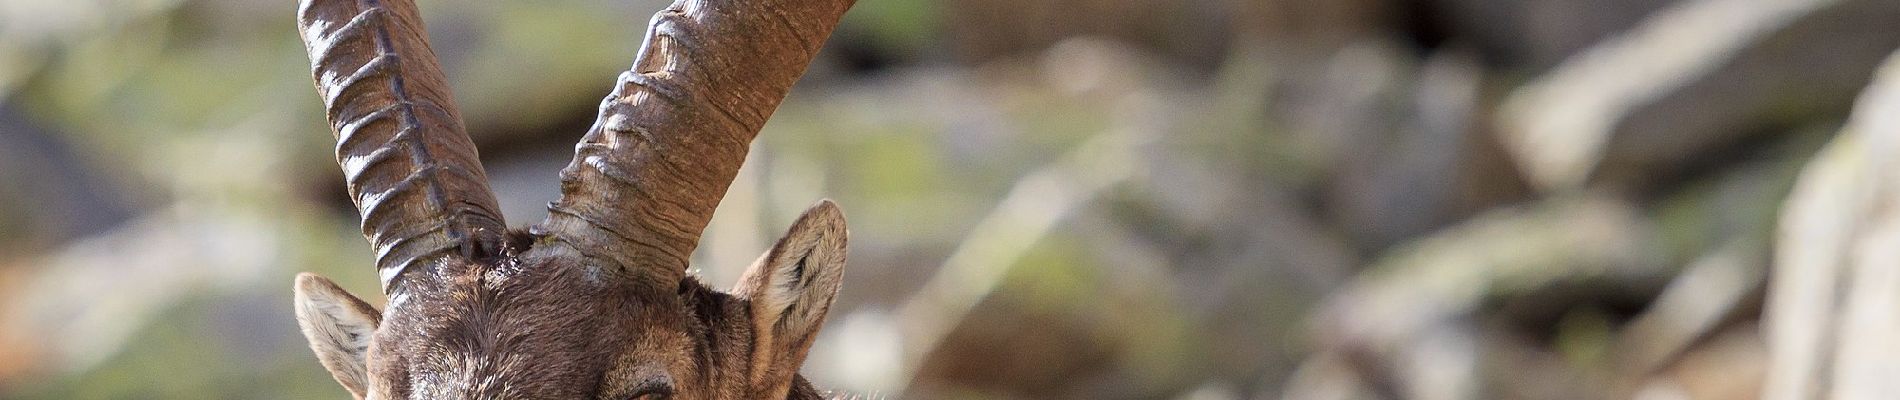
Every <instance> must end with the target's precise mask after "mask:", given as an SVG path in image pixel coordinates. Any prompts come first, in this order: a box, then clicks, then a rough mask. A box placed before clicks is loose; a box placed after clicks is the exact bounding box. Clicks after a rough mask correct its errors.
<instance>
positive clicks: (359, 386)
mask: <svg viewBox="0 0 1900 400" xmlns="http://www.w3.org/2000/svg"><path fill="white" fill-rule="evenodd" d="M296 291H297V299H296V307H297V325H298V326H300V327H302V328H303V337H304V339H308V340H309V341H310V350H311V351H315V352H316V353H317V361H320V362H322V363H323V368H325V369H329V370H330V375H331V376H334V377H336V382H337V383H341V384H343V388H344V389H348V390H349V391H350V394H354V395H356V398H358V399H362V398H365V397H367V395H368V393H369V369H368V368H367V367H365V366H364V358H363V357H364V355H365V354H367V353H368V352H369V343H370V337H371V336H373V335H374V334H375V333H376V325H377V324H378V323H380V321H381V320H382V317H381V316H379V314H378V313H377V312H376V308H375V307H371V306H370V305H369V303H365V302H363V300H362V299H358V298H356V296H352V295H350V293H349V292H346V291H344V290H343V288H341V287H337V285H336V283H335V282H330V280H329V279H324V278H323V277H321V276H316V275H314V274H310V273H302V274H297V289H296Z"/></svg>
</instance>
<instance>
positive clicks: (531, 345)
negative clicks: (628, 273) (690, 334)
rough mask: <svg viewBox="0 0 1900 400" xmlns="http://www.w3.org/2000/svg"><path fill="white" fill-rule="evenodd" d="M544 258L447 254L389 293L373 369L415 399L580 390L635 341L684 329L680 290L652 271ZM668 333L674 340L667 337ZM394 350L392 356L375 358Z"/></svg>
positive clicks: (565, 394)
mask: <svg viewBox="0 0 1900 400" xmlns="http://www.w3.org/2000/svg"><path fill="white" fill-rule="evenodd" d="M556 260H559V259H539V260H537V261H535V262H531V263H521V262H501V263H496V264H494V265H493V266H489V265H484V264H477V263H467V262H454V261H448V262H443V263H440V264H437V265H435V266H433V267H434V268H430V269H429V270H426V271H425V270H419V271H413V272H412V273H419V274H429V275H431V276H428V277H426V278H425V279H410V280H408V282H409V284H408V285H406V286H405V287H404V288H403V289H402V290H400V291H399V292H398V293H397V294H396V295H395V297H392V299H391V303H390V310H389V319H388V321H387V322H385V329H383V330H382V331H381V334H379V335H378V338H377V342H378V343H377V344H378V349H376V350H373V351H372V353H373V354H372V358H387V359H386V360H384V361H389V362H387V363H383V364H384V365H382V367H383V368H374V367H373V368H372V369H376V370H378V371H373V372H372V373H374V374H376V375H378V376H377V378H373V379H379V380H383V379H386V380H385V381H384V383H386V384H387V385H389V386H392V387H401V388H404V389H406V390H403V391H404V392H407V393H408V396H407V397H409V398H432V399H434V398H442V399H448V398H581V397H583V396H586V395H589V394H591V393H594V392H595V391H596V390H599V387H600V386H601V383H602V382H601V380H602V379H605V378H606V377H605V376H604V375H605V374H604V372H607V371H610V370H613V369H614V368H615V367H616V366H617V365H618V364H624V363H625V362H624V360H619V359H616V355H617V354H624V353H626V352H627V350H633V349H636V348H648V349H652V348H656V347H668V346H680V345H685V346H690V344H684V343H677V344H676V343H651V342H653V341H654V340H653V339H654V338H663V337H669V336H671V337H678V336H680V335H678V334H676V333H671V334H669V333H668V332H669V331H677V329H672V328H668V327H677V326H680V325H682V323H681V321H682V320H683V319H684V316H682V315H681V314H682V313H681V312H680V310H681V306H680V303H679V299H678V295H677V294H676V291H674V290H665V289H664V288H663V287H659V286H658V285H655V284H654V283H655V282H652V281H651V280H635V279H604V278H603V277H602V276H601V275H602V274H604V273H606V272H604V271H602V270H601V269H600V268H598V267H592V266H587V265H580V264H577V263H563V262H560V261H556ZM665 342H675V341H674V340H665ZM379 356H388V357H379Z"/></svg>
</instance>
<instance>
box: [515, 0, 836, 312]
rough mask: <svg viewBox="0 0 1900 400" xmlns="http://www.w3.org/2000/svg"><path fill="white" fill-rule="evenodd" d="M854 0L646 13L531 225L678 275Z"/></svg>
mask: <svg viewBox="0 0 1900 400" xmlns="http://www.w3.org/2000/svg"><path fill="white" fill-rule="evenodd" d="M852 3H854V1H853V0H680V1H678V2H676V3H673V5H672V6H670V7H667V8H666V9H665V10H663V11H660V12H659V13H658V14H655V15H654V16H653V20H652V23H651V25H649V26H648V28H647V32H646V37H645V39H644V42H643V44H642V45H641V47H640V51H639V54H638V55H636V56H635V57H634V63H633V68H632V69H631V70H629V71H626V72H624V73H622V74H621V75H620V79H619V81H618V84H617V86H615V87H614V90H613V91H612V93H611V94H609V95H607V98H606V99H605V100H603V101H602V103H601V105H600V115H599V117H598V118H597V119H596V120H595V122H594V125H593V127H592V128H589V129H588V131H587V134H586V135H585V136H583V137H582V138H581V141H580V143H579V144H577V145H575V149H574V159H573V161H572V162H571V163H569V164H568V166H567V167H566V168H565V169H562V170H561V198H560V200H559V201H556V202H554V203H551V204H549V205H548V211H549V215H548V218H547V220H546V221H543V222H542V224H541V225H540V226H539V227H538V228H537V230H536V232H537V233H539V234H543V235H548V236H551V237H553V238H554V239H557V240H561V241H564V242H567V243H569V244H571V245H573V247H575V248H576V249H578V250H580V251H581V252H582V253H583V254H585V255H587V256H589V257H593V258H597V259H603V260H605V261H609V262H613V263H616V264H619V267H621V268H636V267H651V268H653V269H654V270H656V271H659V273H661V274H666V275H669V276H677V275H680V274H683V273H684V271H685V269H686V267H687V259H688V257H689V256H690V255H691V254H692V252H693V248H694V247H695V246H696V245H697V243H698V241H699V235H700V232H701V231H702V230H704V229H705V227H706V223H707V221H708V220H710V219H711V218H712V213H713V209H714V208H715V207H717V206H718V205H719V200H720V199H721V198H723V197H725V193H726V187H727V186H728V185H730V184H731V183H732V178H733V176H734V175H735V174H737V173H738V170H739V166H740V164H741V163H743V162H744V161H745V156H746V152H747V151H748V150H749V148H750V147H751V143H752V138H753V137H755V136H757V135H758V132H759V129H760V128H761V127H762V126H764V125H765V121H766V119H767V118H769V117H771V115H772V112H773V111H774V110H776V109H777V108H778V105H779V101H781V100H783V99H784V98H785V95H786V92H787V91H789V90H790V89H791V87H792V84H793V83H794V82H796V81H798V78H799V77H800V76H802V75H804V73H805V68H806V66H807V65H809V64H810V63H811V60H812V57H813V56H814V55H816V54H817V53H818V49H819V47H821V46H823V44H824V42H825V39H826V38H828V37H830V36H831V31H832V29H833V28H835V27H836V26H837V24H838V21H839V19H840V18H842V16H843V15H844V13H845V11H846V10H848V9H850V8H851V5H852Z"/></svg>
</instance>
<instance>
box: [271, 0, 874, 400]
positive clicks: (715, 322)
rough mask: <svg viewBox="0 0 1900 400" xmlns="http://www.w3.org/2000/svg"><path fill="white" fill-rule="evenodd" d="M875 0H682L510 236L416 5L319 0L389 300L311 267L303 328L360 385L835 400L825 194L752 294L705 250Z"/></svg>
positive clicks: (311, 10)
mask: <svg viewBox="0 0 1900 400" xmlns="http://www.w3.org/2000/svg"><path fill="white" fill-rule="evenodd" d="M852 3H853V0H679V2H678V3H675V4H673V5H672V6H671V7H668V8H667V9H665V10H664V11H661V12H660V13H659V14H657V15H655V16H654V18H653V20H652V22H651V24H650V26H649V27H648V30H647V33H646V36H645V39H644V40H645V42H644V44H643V45H642V46H641V49H640V51H639V53H638V54H637V55H636V56H635V59H634V63H633V67H632V69H631V70H630V71H627V72H624V73H622V74H621V75H620V78H619V81H618V83H617V85H616V86H615V87H614V89H613V91H612V92H611V94H609V95H608V96H607V97H606V99H605V100H604V101H602V102H601V104H600V115H599V118H598V119H597V120H596V122H595V123H594V125H593V127H592V128H590V129H589V130H588V131H587V133H586V135H585V136H583V137H582V139H581V141H580V143H579V144H577V145H576V146H575V155H574V159H573V161H572V162H571V163H570V164H568V165H567V167H566V168H564V169H562V170H561V173H560V179H561V196H560V199H559V200H558V201H555V202H553V203H550V204H549V205H548V214H549V215H548V217H547V218H546V220H544V221H542V222H541V223H540V224H537V225H535V226H533V227H531V228H528V229H525V230H521V231H509V230H507V228H506V225H505V224H504V223H503V221H502V218H501V215H500V213H499V212H497V211H496V209H497V206H496V201H495V197H494V194H493V193H491V192H490V191H489V188H488V184H487V182H486V179H487V178H486V175H485V173H484V172H483V170H482V167H481V163H480V162H479V160H478V159H477V157H476V153H475V146H474V144H473V142H472V141H471V140H470V139H469V137H468V135H467V133H466V132H465V130H464V128H463V126H462V120H461V117H460V116H459V115H458V112H459V111H457V109H456V107H455V104H454V102H453V101H451V99H450V95H449V90H448V86H447V84H446V83H445V82H444V81H445V78H444V77H443V74H442V71H441V67H440V66H439V65H438V64H437V61H436V60H435V58H434V57H435V56H434V53H433V50H431V49H430V48H429V43H428V40H427V38H426V35H425V33H424V30H423V27H422V19H421V18H420V17H419V16H418V15H417V10H416V6H415V4H414V3H412V2H411V0H302V2H301V3H300V4H299V11H298V21H299V28H301V29H300V32H301V35H302V37H303V40H304V44H305V47H306V49H307V50H309V53H310V58H311V65H312V72H313V74H314V75H315V80H316V86H317V91H318V92H319V94H320V95H321V97H322V99H323V101H324V105H325V107H326V111H327V113H328V117H329V121H330V125H331V128H332V129H333V130H334V132H335V134H336V141H337V145H336V157H337V161H338V162H339V163H340V164H341V165H342V169H343V172H344V178H345V181H346V183H347V187H348V189H349V194H350V196H351V199H352V200H353V201H354V203H355V205H356V207H357V210H358V211H359V212H361V214H362V227H363V235H364V236H365V237H367V238H368V239H369V242H370V244H371V246H372V247H373V249H374V250H375V260H376V261H375V263H376V271H377V273H378V276H379V277H380V279H381V282H382V288H383V291H384V294H385V295H387V296H388V298H389V302H388V305H387V306H386V309H384V310H382V311H378V310H376V309H375V308H374V307H372V306H370V305H369V304H368V303H366V302H364V301H363V300H361V299H359V298H357V297H355V296H352V295H350V294H349V293H346V292H344V291H343V290H342V289H340V288H338V287H337V285H336V284H334V283H332V282H330V281H329V280H328V279H324V278H322V277H318V276H316V275H310V274H303V275H299V276H298V277H297V280H296V299H295V309H296V314H297V322H298V324H299V325H300V326H301V328H302V331H303V334H304V336H305V337H306V338H307V339H309V341H310V347H311V349H312V350H314V351H315V352H316V355H317V359H318V360H319V361H320V362H321V363H322V364H323V366H324V367H325V368H326V369H328V370H329V371H330V373H331V374H332V375H333V376H334V377H335V378H336V380H337V382H338V383H341V384H342V385H343V387H344V388H345V389H347V390H348V391H349V392H350V393H351V394H352V395H354V396H355V397H356V398H358V399H379V400H393V399H613V400H620V399H642V400H656V399H811V398H818V397H819V396H820V393H819V392H818V391H817V390H815V389H814V388H813V387H812V385H811V384H810V383H808V382H807V381H806V380H805V379H804V378H802V377H801V376H800V375H799V374H798V369H799V366H800V364H802V363H803V362H804V358H805V355H806V353H807V352H808V350H809V348H810V346H811V344H812V340H813V338H814V337H815V336H816V334H817V331H818V328H819V326H820V325H821V324H822V322H823V321H824V319H825V314H826V312H827V311H828V310H829V309H830V307H831V302H832V300H833V299H834V297H835V296H836V294H837V292H838V289H839V286H840V284H841V276H842V273H843V268H844V262H845V240H846V237H845V236H846V232H845V227H844V217H843V215H842V214H841V213H840V212H839V210H838V207H837V206H836V205H834V204H832V203H831V202H829V201H820V202H819V203H818V204H817V205H815V206H813V207H811V209H809V210H807V211H805V213H804V214H803V215H802V216H800V217H798V219H797V221H796V222H793V223H792V227H791V229H790V231H789V232H787V233H786V234H785V236H784V237H783V238H782V239H779V240H778V242H777V243H776V244H774V245H773V246H772V247H771V248H770V249H769V250H767V251H766V253H765V254H764V256H762V257H760V258H759V260H758V261H757V262H756V263H754V264H753V265H752V266H751V267H750V269H749V270H748V271H747V272H746V273H745V275H744V278H742V279H741V280H740V282H739V283H738V285H737V287H736V288H735V289H734V290H733V291H732V292H731V293H729V294H728V293H721V292H718V291H715V290H712V289H709V288H707V287H706V286H704V285H702V284H700V283H699V282H698V281H697V280H696V279H695V278H693V277H690V276H687V273H686V270H687V262H688V258H689V257H688V256H689V255H690V254H691V253H692V251H693V248H694V246H695V245H696V242H697V241H698V238H699V235H700V232H701V231H702V230H703V229H704V228H705V226H706V223H707V221H708V219H710V218H711V215H712V212H713V209H714V208H715V207H716V206H717V205H718V203H719V200H720V198H721V197H723V196H724V195H725V191H726V187H727V186H728V185H730V184H731V182H732V179H733V176H734V174H736V173H737V170H738V169H739V166H740V164H741V163H742V162H744V159H745V155H746V152H747V151H748V150H749V147H750V144H751V141H752V138H753V137H754V136H756V135H757V134H758V131H759V129H760V127H761V126H762V125H763V124H764V123H765V121H766V119H767V118H768V117H770V116H771V114H772V112H773V110H775V109H776V108H777V107H778V104H779V102H780V101H781V100H782V99H783V98H784V97H785V94H786V92H787V91H788V90H789V89H790V87H791V86H792V84H793V82H794V81H796V80H797V79H798V78H799V76H800V75H803V74H804V70H805V68H806V66H807V64H808V63H810V61H811V59H812V57H813V55H814V54H815V53H817V52H818V49H819V47H820V46H821V45H822V44H823V43H824V41H825V39H826V38H827V37H828V36H830V34H831V31H832V29H833V28H834V27H835V26H836V24H837V23H838V20H839V18H840V17H841V16H842V15H843V14H844V12H845V10H847V9H849V8H850V7H851V5H852Z"/></svg>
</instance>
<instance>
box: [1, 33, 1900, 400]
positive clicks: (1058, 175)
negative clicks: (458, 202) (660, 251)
mask: <svg viewBox="0 0 1900 400" xmlns="http://www.w3.org/2000/svg"><path fill="white" fill-rule="evenodd" d="M420 3H421V6H422V11H423V14H424V16H426V17H427V22H428V27H429V31H430V34H431V35H432V36H433V39H434V44H435V50H436V53H437V54H438V55H439V56H440V57H441V59H442V62H443V64H444V66H445V68H446V70H447V73H448V75H449V77H450V78H451V79H450V80H451V81H452V83H453V85H454V91H455V97H456V99H457V100H458V101H459V102H460V104H461V109H462V110H463V113H464V117H465V118H466V120H467V125H468V127H469V128H470V130H471V131H472V132H471V135H472V136H473V137H474V139H475V141H476V142H477V143H478V145H479V146H480V149H481V155H482V158H483V161H484V162H485V164H486V166H487V169H488V173H489V176H490V177H491V178H492V179H493V180H494V182H493V184H494V186H495V188H496V190H497V191H498V192H499V195H500V197H501V202H502V206H503V208H504V209H505V213H506V214H507V217H508V219H509V220H510V221H513V223H514V224H516V225H523V224H528V223H532V222H534V221H539V220H540V219H541V216H542V213H543V211H542V205H543V204H545V203H546V202H548V201H551V200H553V199H554V197H555V195H556V193H557V192H558V190H557V186H556V180H555V173H556V171H558V170H559V168H560V167H561V166H562V165H564V164H565V163H566V162H567V160H568V158H569V157H570V156H571V154H572V144H573V142H574V141H576V140H577V139H578V138H579V136H580V134H581V133H583V131H584V130H585V129H586V128H587V126H588V125H589V124H590V123H591V122H592V121H593V119H594V115H595V112H596V110H595V106H596V105H597V103H598V101H599V99H600V98H601V96H603V95H604V94H605V93H606V92H607V91H608V89H609V88H610V86H611V84H612V82H613V79H614V77H615V76H616V75H617V74H618V73H619V71H622V70H625V69H626V68H628V64H629V63H630V62H631V60H632V57H633V53H634V51H635V49H636V48H637V46H638V43H637V42H638V39H639V37H640V33H641V32H643V31H644V27H645V23H646V21H647V20H648V16H649V15H651V14H652V13H653V12H655V11H657V10H659V9H660V8H662V7H663V6H664V5H665V4H664V2H661V1H656V0H541V1H533V2H529V1H451V0H422V1H420ZM294 14H295V7H294V5H293V4H292V2H290V1H288V0H284V1H255V0H79V1H72V0H6V1H4V2H0V398H5V399H171V398H179V399H185V398H193V399H199V398H230V399H279V398H281V399H292V398H295V399H303V398H344V397H346V396H347V394H346V393H345V392H344V391H343V390H341V388H340V387H339V386H338V385H337V384H336V383H335V382H334V381H332V380H331V378H330V376H329V374H327V373H326V372H324V371H323V370H322V368H321V367H320V366H319V365H318V364H317V362H316V359H315V357H313V356H312V355H311V353H310V351H309V350H308V348H307V347H306V345H305V343H304V341H303V338H302V337H301V336H300V335H299V334H298V332H297V329H296V325H295V322H294V320H293V317H292V315H291V310H290V296H291V291H290V282H291V277H292V276H293V274H295V273H297V272H299V271H313V272H318V273H321V274H324V275H327V276H329V277H331V278H333V279H335V280H336V281H338V282H340V283H342V284H343V285H344V286H346V287H347V288H348V289H351V290H352V291H354V292H356V293H359V294H363V295H365V297H369V298H373V299H372V301H373V302H376V303H379V304H380V302H381V301H382V299H381V298H380V296H375V295H374V294H375V293H377V292H379V290H378V289H377V286H376V279H375V278H374V274H373V273H372V268H370V265H371V263H370V256H371V254H370V252H369V249H368V246H367V245H366V243H365V241H364V240H363V238H362V237H361V235H360V233H359V230H358V229H357V227H356V223H357V217H356V213H355V211H354V210H353V209H352V208H351V206H350V204H349V201H348V200H347V198H346V196H345V194H344V192H343V186H342V179H341V174H340V173H339V171H338V167H337V166H336V164H335V162H334V158H333V157H334V156H333V155H332V153H331V152H332V142H331V140H332V136H331V133H330V132H329V129H328V126H327V123H326V122H324V117H323V115H322V108H321V103H320V102H319V101H318V97H317V95H316V92H315V90H314V89H313V88H312V87H311V78H310V75H309V69H308V68H309V64H308V63H309V62H308V60H307V58H306V55H305V53H304V49H303V48H302V45H301V43H300V42H299V41H298V39H297V35H296V32H295V31H294V26H295V24H294V22H293V17H294ZM1893 21H1900V2H1895V1H1892V0H1597V1H1586V0H1177V1H1164V0H1132V1H1130V0H1035V1H1022V0H861V1H860V2H859V4H858V5H857V6H856V8H855V9H853V10H852V12H851V13H850V14H849V15H848V16H847V18H846V21H845V23H844V24H843V26H842V27H840V28H839V29H838V31H837V34H836V35H835V36H834V37H833V38H832V40H831V42H830V43H829V44H828V45H827V47H826V49H825V51H824V53H823V54H821V55H820V57H819V60H818V61H817V63H816V65H814V66H813V67H812V69H811V71H810V73H809V74H808V75H807V76H806V77H805V79H804V80H803V81H802V82H801V83H800V84H799V86H798V87H797V88H796V89H795V90H794V93H792V96H791V98H790V99H788V100H787V101H786V102H785V103H784V105H783V106H782V107H780V109H779V110H778V112H777V114H776V115H775V116H774V117H773V119H772V121H771V123H770V124H769V125H768V126H767V127H766V128H765V131H764V132H763V134H762V135H761V136H760V138H759V139H758V141H757V142H756V144H755V146H754V150H753V152H752V154H751V156H750V157H751V158H750V160H749V161H748V163H747V165H746V167H745V169H744V170H743V171H741V173H740V175H739V177H738V179H737V180H736V181H735V182H734V184H733V186H732V188H731V191H730V193H729V194H728V195H727V196H726V198H725V200H724V203H723V205H722V206H721V207H720V209H719V212H718V215H717V216H716V218H715V220H714V221H713V222H712V226H711V227H710V228H709V230H708V234H707V236H706V238H705V239H704V240H703V241H702V242H701V244H700V248H699V251H698V254H697V255H696V256H695V257H696V259H695V264H696V265H697V272H698V273H699V274H700V275H702V276H704V277H706V279H707V281H708V282H712V283H714V284H716V285H720V286H722V287H724V286H726V285H730V283H731V282H733V281H734V280H736V278H737V275H738V272H739V270H740V269H741V268H743V267H744V266H745V265H746V264H748V263H749V262H750V261H751V260H753V259H754V258H755V257H757V255H758V254H759V253H760V252H761V251H763V250H764V249H765V247H766V246H767V245H768V244H770V241H771V240H772V239H773V238H775V237H776V236H777V235H778V234H779V233H780V232H782V231H783V229H784V228H785V227H786V226H787V225H788V224H789V223H790V221H791V219H792V218H793V217H795V216H796V215H797V214H796V213H797V212H798V211H800V210H802V209H803V208H804V207H805V206H807V205H809V204H811V203H812V202H813V201H815V200H817V199H819V198H824V197H829V198H833V199H836V200H837V201H838V202H839V203H841V204H842V205H843V207H844V209H845V210H846V211H847V213H848V214H849V216H850V220H851V229H852V230H853V235H852V249H851V251H852V254H851V261H850V266H849V269H848V271H849V272H848V273H847V275H846V282H847V283H846V285H845V289H844V291H843V293H842V294H841V295H840V298H839V304H840V306H839V307H837V308H834V309H833V310H832V315H831V318H830V320H829V322H828V326H827V327H826V328H825V330H824V332H823V333H822V334H821V335H820V341H819V342H818V343H817V345H816V347H815V348H814V350H813V353H812V355H811V358H810V361H809V362H808V363H807V364H806V367H805V371H806V374H807V376H809V377H811V378H812V379H813V380H814V381H815V382H816V383H818V384H819V385H820V386H822V387H828V388H833V389H838V390H841V391H845V392H849V393H856V394H861V395H866V396H869V397H874V398H914V399H1187V400H1228V399H1232V400H1241V399H1248V400H1252V399H1342V400H1343V399H1427V400H1439V399H1442V400H1454V399H1609V398H1634V399H1657V400H1663V399H1755V398H1773V399H1805V398H1818V397H1828V396H1832V397H1835V398H1894V396H1900V394H1896V390H1897V388H1896V387H1895V386H1894V385H1896V383H1894V382H1896V380H1894V379H1891V378H1892V374H1891V373H1892V371H1894V370H1896V368H1900V366H1895V365H1894V364H1895V363H1896V362H1900V361H1897V360H1900V342H1895V339H1892V338H1890V337H1889V336H1892V335H1891V332H1895V331H1900V251H1896V250H1894V249H1900V215H1897V214H1896V213H1900V202H1896V201H1895V200H1900V165H1888V163H1890V162H1894V161H1888V160H1900V158H1896V156H1900V117H1897V116H1900V66H1893V67H1885V69H1886V70H1893V71H1890V72H1886V73H1882V72H1881V71H1883V67H1882V65H1883V64H1884V63H1886V60H1887V59H1888V57H1889V55H1890V54H1891V53H1893V52H1894V51H1895V50H1896V49H1900V24H1895V23H1893Z"/></svg>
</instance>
